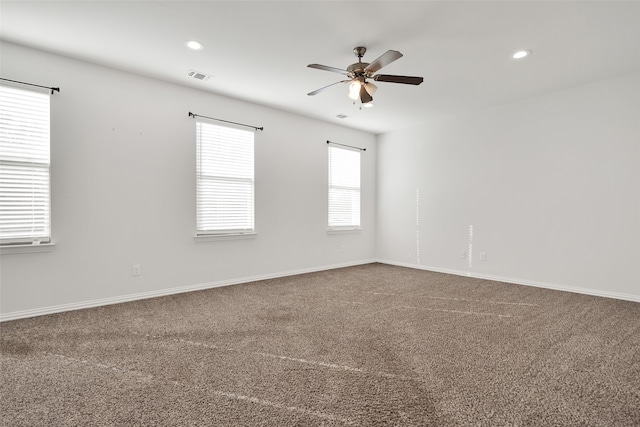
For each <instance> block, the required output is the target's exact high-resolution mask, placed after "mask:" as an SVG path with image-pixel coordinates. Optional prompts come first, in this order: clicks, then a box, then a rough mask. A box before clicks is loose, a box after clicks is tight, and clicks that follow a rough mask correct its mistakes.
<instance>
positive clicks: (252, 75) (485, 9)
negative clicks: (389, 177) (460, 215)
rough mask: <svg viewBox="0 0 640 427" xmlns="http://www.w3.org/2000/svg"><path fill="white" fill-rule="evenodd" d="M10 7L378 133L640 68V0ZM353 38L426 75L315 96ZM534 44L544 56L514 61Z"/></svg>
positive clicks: (49, 31)
mask: <svg viewBox="0 0 640 427" xmlns="http://www.w3.org/2000/svg"><path fill="white" fill-rule="evenodd" d="M0 12H1V15H2V17H1V22H0V23H1V27H0V28H1V32H0V37H1V38H2V39H4V40H7V41H10V42H14V43H18V44H22V45H26V46H31V47H36V48H40V49H44V50H49V51H53V52H56V53H59V54H62V55H66V56H70V57H73V58H79V59H83V60H87V61H90V62H95V63H98V64H103V65H107V66H110V67H114V68H119V69H123V70H127V71H131V72H134V73H138V74H143V75H148V76H152V77H155V78H159V79H162V80H166V81H171V82H175V83H179V84H183V85H188V86H192V87H196V88H200V89H203V90H207V91H211V92H214V93H218V94H223V95H229V96H232V97H236V98H240V99H244V100H248V101H252V102H256V103H260V104H264V105H267V106H271V107H275V108H278V109H282V110H286V111H291V112H295V113H299V114H303V115H306V116H311V117H314V118H318V119H321V120H325V121H330V122H334V123H338V124H341V125H344V126H350V127H354V128H357V129H363V130H366V131H369V132H372V133H382V132H388V131H392V130H396V129H401V128H405V127H409V126H413V125H415V124H417V123H424V122H426V121H429V120H433V119H439V118H443V117H447V116H451V115H457V114H464V113H465V112H469V111H473V110H475V109H479V108H485V107H489V106H493V105H498V104H502V103H506V102H510V101H513V100H517V99H520V98H525V97H530V96H536V95H539V94H543V93H546V92H550V91H555V90H560V89H563V88H566V87H570V86H575V85H578V84H582V83H587V82H590V81H594V80H599V79H602V78H607V77H611V76H616V75H622V74H626V73H629V72H634V71H639V70H640V2H636V1H621V2H617V1H599V2H585V1H533V2H526V1H468V2H463V1H408V2H402V1H351V2H347V1H280V2H274V1H254V2H249V1H195V2H190V1H43V2H35V1H25V0H21V1H6V0H2V1H1V3H0ZM190 39H195V40H199V41H201V42H202V43H204V45H205V49H204V50H202V51H200V52H195V51H189V50H188V49H186V48H185V46H184V42H185V41H186V40H190ZM356 46H365V47H367V49H368V52H367V54H366V56H365V57H364V62H371V61H372V60H373V59H375V58H377V57H378V56H380V55H381V54H383V53H384V52H386V51H387V50H389V49H393V50H398V51H400V52H402V53H403V54H404V57H403V58H400V59H399V60H397V61H396V62H394V63H392V64H390V65H388V66H387V67H385V68H383V69H382V70H381V71H380V72H381V73H385V74H400V75H409V76H423V77H424V78H425V81H424V83H422V85H420V86H410V85H402V84H394V83H383V82H379V83H377V85H378V92H377V93H376V94H375V95H374V103H375V104H376V105H375V107H374V108H371V109H362V110H359V109H358V108H357V106H354V105H353V104H352V101H351V100H349V99H348V98H347V96H346V95H347V91H348V90H347V89H348V87H347V85H337V86H335V87H333V88H331V89H329V90H327V91H325V92H323V93H321V94H318V95H316V96H307V93H308V92H311V91H312V90H315V89H318V88H320V87H323V86H326V85H328V84H331V83H333V82H337V81H339V80H342V77H343V76H341V75H340V74H335V73H331V72H326V71H320V70H316V69H311V68H307V67H306V66H307V64H310V63H319V64H323V65H329V66H332V67H337V68H343V69H344V68H346V67H347V66H348V65H349V64H351V63H353V62H356V57H355V56H354V55H353V53H352V49H353V48H354V47H356ZM523 48H524V49H530V50H532V51H533V54H532V55H531V56H530V57H528V58H527V59H525V60H522V61H519V62H518V61H514V60H512V59H511V58H510V55H511V54H512V53H513V52H514V51H516V50H519V49H523ZM189 69H193V70H196V71H200V72H203V73H207V74H211V75H213V76H214V77H213V78H212V79H210V80H208V81H206V82H201V81H196V80H193V79H190V78H188V77H186V75H185V74H186V73H187V71H188V70H189ZM337 114H346V115H348V116H349V117H348V118H346V119H338V118H336V115H337Z"/></svg>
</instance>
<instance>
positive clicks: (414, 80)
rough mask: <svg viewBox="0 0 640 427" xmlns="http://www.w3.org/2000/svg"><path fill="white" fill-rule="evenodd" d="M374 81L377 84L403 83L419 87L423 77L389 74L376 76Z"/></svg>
mask: <svg viewBox="0 0 640 427" xmlns="http://www.w3.org/2000/svg"><path fill="white" fill-rule="evenodd" d="M373 80H375V81H377V82H389V83H403V84H406V85H419V84H420V83H422V82H423V80H424V79H423V78H422V77H411V76H392V75H389V74H376V75H375V76H373Z"/></svg>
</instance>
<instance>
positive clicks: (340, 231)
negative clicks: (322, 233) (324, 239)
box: [327, 227, 362, 234]
mask: <svg viewBox="0 0 640 427" xmlns="http://www.w3.org/2000/svg"><path fill="white" fill-rule="evenodd" d="M361 231H362V228H361V227H345V228H327V234H344V233H360V232H361Z"/></svg>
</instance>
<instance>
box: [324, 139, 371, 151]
mask: <svg viewBox="0 0 640 427" xmlns="http://www.w3.org/2000/svg"><path fill="white" fill-rule="evenodd" d="M327 144H334V145H342V146H343V147H349V148H355V149H356V150H360V151H367V149H366V148H360V147H354V146H353V145H345V144H340V143H339V142H333V141H329V140H327Z"/></svg>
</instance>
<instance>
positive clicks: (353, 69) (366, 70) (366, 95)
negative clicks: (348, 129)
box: [307, 46, 423, 105]
mask: <svg viewBox="0 0 640 427" xmlns="http://www.w3.org/2000/svg"><path fill="white" fill-rule="evenodd" d="M366 52H367V48H366V47H362V46H359V47H356V48H354V49H353V54H354V55H355V56H357V57H358V62H356V63H355V64H351V65H349V66H348V67H347V69H346V70H342V69H340V68H335V67H329V66H326V65H320V64H309V65H307V67H309V68H317V69H318V70H325V71H331V72H334V73H339V74H344V75H345V76H347V77H349V79H347V80H341V81H339V82H335V83H332V84H330V85H328V86H325V87H322V88H320V89H317V90H314V91H313V92H309V93H308V94H307V95H309V96H313V95H316V94H318V93H320V92H323V91H325V90H326V89H328V88H330V87H331V86H334V85H337V84H338V83H349V82H351V84H350V85H349V98H351V99H353V100H354V101H357V100H358V99H360V102H362V104H364V105H366V104H368V103H370V102H371V101H373V93H374V92H375V91H376V89H378V87H377V86H376V85H374V84H373V83H371V82H368V81H367V79H373V80H375V81H377V82H388V83H402V84H407V85H419V84H420V83H422V81H423V78H422V77H410V76H394V75H390V74H375V73H376V72H377V71H378V70H380V69H381V68H382V67H384V66H385V65H389V64H391V63H392V62H393V61H395V60H397V59H400V58H402V54H401V53H400V52H398V51H397V50H388V51H386V52H385V53H383V54H382V56H380V57H379V58H378V59H376V60H375V61H373V62H371V63H367V62H362V57H363V56H364V54H365V53H366Z"/></svg>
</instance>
